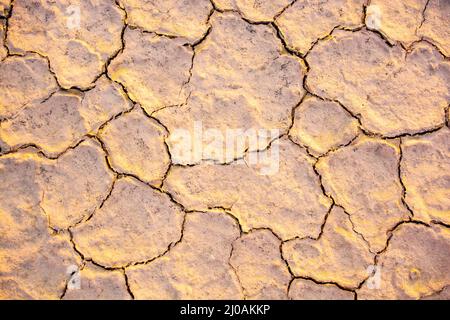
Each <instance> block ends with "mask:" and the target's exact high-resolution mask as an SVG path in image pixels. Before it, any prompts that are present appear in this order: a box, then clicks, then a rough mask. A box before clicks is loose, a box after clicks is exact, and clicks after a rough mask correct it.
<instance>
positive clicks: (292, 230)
mask: <svg viewBox="0 0 450 320" xmlns="http://www.w3.org/2000/svg"><path fill="white" fill-rule="evenodd" d="M256 157H259V158H258V159H257V158H256ZM245 161H246V162H242V161H237V162H233V163H231V164H230V165H213V164H211V163H203V164H201V165H197V166H193V167H179V166H175V167H173V168H172V169H171V170H170V171H169V174H168V176H167V178H166V180H165V182H164V185H163V187H164V189H165V190H167V191H168V192H169V193H171V194H172V195H173V197H174V198H175V199H176V200H177V201H178V202H180V203H182V204H183V205H184V206H185V207H186V208H187V209H190V210H199V211H201V210H208V209H209V208H217V207H219V208H225V209H226V210H230V211H231V212H232V213H233V215H234V216H236V217H237V218H238V219H239V221H240V223H241V225H242V227H243V229H244V231H248V230H250V229H252V228H270V229H271V230H272V231H273V232H274V233H275V234H277V235H278V236H279V237H280V238H282V239H283V240H287V239H291V238H293V237H305V236H310V237H317V236H318V235H319V233H320V227H321V225H322V223H323V219H324V217H325V216H326V214H327V212H328V209H329V208H330V206H331V201H330V199H329V198H327V197H326V196H325V195H324V194H323V193H322V190H321V188H320V181H319V177H318V176H317V175H316V174H315V172H314V170H313V167H312V165H313V160H312V158H311V157H309V156H308V155H307V154H306V152H305V150H304V149H302V148H300V147H299V146H297V145H295V144H293V143H292V142H291V141H289V140H288V139H287V138H283V139H282V140H280V141H276V142H274V143H273V144H272V145H271V147H270V148H269V149H268V150H266V151H264V152H261V153H252V154H249V155H248V156H247V157H246V160H245ZM265 165H268V166H267V167H265ZM264 169H265V170H264ZM264 173H265V174H264Z"/></svg>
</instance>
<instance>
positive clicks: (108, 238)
mask: <svg viewBox="0 0 450 320" xmlns="http://www.w3.org/2000/svg"><path fill="white" fill-rule="evenodd" d="M183 217H184V214H183V212H182V211H181V209H180V208H179V207H178V206H177V205H175V204H174V203H173V202H171V200H170V198H169V196H167V195H166V194H164V193H161V192H160V191H156V190H154V189H152V188H150V187H149V186H148V185H146V184H144V183H142V182H140V181H138V180H136V179H134V178H129V177H125V178H120V179H118V180H117V181H116V183H115V184H114V187H113V190H112V192H111V195H110V196H109V197H108V198H107V200H106V201H105V203H104V205H103V206H102V207H101V208H100V209H99V210H97V211H96V212H95V213H94V215H93V216H92V218H91V219H90V220H88V221H87V222H85V223H83V224H81V225H80V226H77V227H76V228H74V229H73V235H74V242H75V243H76V245H77V248H78V249H79V250H80V251H81V252H82V253H83V254H84V255H85V257H89V258H92V260H93V261H95V262H97V263H99V264H101V265H103V266H107V267H121V266H125V265H129V264H133V263H136V262H144V261H148V260H151V259H154V258H156V257H158V256H159V255H161V254H163V253H164V252H165V251H167V250H168V248H170V247H171V246H172V245H173V244H174V243H175V242H177V241H178V240H179V239H180V237H181V226H182V223H183Z"/></svg>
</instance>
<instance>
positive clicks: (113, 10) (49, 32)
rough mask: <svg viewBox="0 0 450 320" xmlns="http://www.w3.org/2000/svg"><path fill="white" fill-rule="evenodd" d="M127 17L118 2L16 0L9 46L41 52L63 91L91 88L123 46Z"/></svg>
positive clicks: (17, 49)
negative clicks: (123, 32)
mask: <svg viewBox="0 0 450 320" xmlns="http://www.w3.org/2000/svg"><path fill="white" fill-rule="evenodd" d="M124 18H125V13H124V12H123V11H122V10H121V9H120V8H119V7H118V6H117V5H116V4H115V3H114V1H93V0H59V1H52V0H16V1H14V14H13V15H12V16H11V18H10V19H9V28H8V47H9V49H10V51H11V52H12V53H22V52H25V51H34V52H40V53H42V54H43V55H45V56H47V57H48V58H49V60H50V65H51V67H52V69H53V71H54V72H55V73H56V75H57V78H58V81H59V83H60V84H61V85H62V86H63V87H64V88H71V87H78V88H83V89H86V88H89V87H91V86H92V84H93V82H94V81H95V80H96V78H98V76H99V75H100V74H101V73H102V72H103V71H104V65H105V63H106V62H107V61H108V59H110V58H111V57H113V56H114V55H115V54H116V53H117V51H118V50H119V49H120V48H121V47H122V40H121V33H122V29H123V27H124V25H123V19H124Z"/></svg>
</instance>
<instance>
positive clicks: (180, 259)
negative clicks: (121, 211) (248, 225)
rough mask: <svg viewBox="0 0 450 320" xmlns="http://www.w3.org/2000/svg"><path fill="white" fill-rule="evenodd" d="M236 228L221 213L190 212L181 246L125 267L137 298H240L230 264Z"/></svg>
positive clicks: (236, 232) (238, 288) (236, 280)
mask: <svg viewBox="0 0 450 320" xmlns="http://www.w3.org/2000/svg"><path fill="white" fill-rule="evenodd" d="M238 237H239V228H238V226H237V224H236V222H235V221H234V220H233V219H232V218H230V217H229V216H227V215H225V214H221V213H197V212H193V213H189V214H187V217H186V223H185V227H184V232H183V238H182V241H181V242H180V243H178V244H177V245H176V246H174V247H173V248H172V249H171V250H170V251H169V252H168V253H167V254H166V255H164V256H162V257H160V258H158V259H156V260H155V261H153V262H150V263H148V264H143V265H137V266H132V267H129V268H127V271H126V273H127V275H128V278H129V283H130V288H131V290H132V291H133V293H134V295H135V297H136V298H137V299H242V298H243V295H242V292H241V291H242V289H241V288H240V285H239V281H238V278H237V276H236V274H235V273H234V270H233V268H232V267H231V265H230V264H229V259H230V254H231V248H232V246H231V244H232V242H233V241H234V240H236V239H237V238H238Z"/></svg>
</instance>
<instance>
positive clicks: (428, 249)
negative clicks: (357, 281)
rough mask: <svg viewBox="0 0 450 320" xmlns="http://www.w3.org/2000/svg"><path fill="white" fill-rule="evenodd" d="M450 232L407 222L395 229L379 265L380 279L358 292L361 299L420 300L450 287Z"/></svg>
mask: <svg viewBox="0 0 450 320" xmlns="http://www.w3.org/2000/svg"><path fill="white" fill-rule="evenodd" d="M449 252H450V231H449V229H448V228H445V227H440V226H437V225H434V226H432V227H427V226H424V225H419V224H413V223H406V224H403V225H401V226H400V227H399V228H398V229H397V230H395V232H394V235H393V236H392V239H391V240H390V242H389V245H388V247H387V249H386V251H385V252H383V253H382V254H381V256H380V258H379V261H378V262H377V266H378V267H377V268H378V272H379V279H377V282H369V283H370V286H369V283H368V284H365V285H364V286H363V287H362V288H361V289H360V290H358V298H359V299H419V298H422V297H427V296H430V295H432V294H436V293H438V292H440V291H441V290H442V289H444V288H445V287H448V286H449V284H450V275H449V274H448V272H447V271H448V266H449V265H450V255H449V254H448V253H449Z"/></svg>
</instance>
